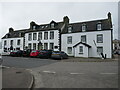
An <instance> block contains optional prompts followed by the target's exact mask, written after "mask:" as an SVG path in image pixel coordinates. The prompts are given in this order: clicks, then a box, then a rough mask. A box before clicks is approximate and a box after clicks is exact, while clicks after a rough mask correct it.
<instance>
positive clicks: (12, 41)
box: [2, 28, 25, 52]
mask: <svg viewBox="0 0 120 90" xmlns="http://www.w3.org/2000/svg"><path fill="white" fill-rule="evenodd" d="M24 32H25V30H17V31H14V30H13V28H10V29H9V32H8V33H7V34H6V35H5V36H4V37H3V38H2V50H3V52H10V51H11V50H23V47H24V45H23V43H24Z"/></svg>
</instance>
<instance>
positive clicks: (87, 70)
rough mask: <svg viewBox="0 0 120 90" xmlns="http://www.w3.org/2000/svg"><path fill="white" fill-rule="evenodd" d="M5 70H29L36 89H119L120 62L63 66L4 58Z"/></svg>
mask: <svg viewBox="0 0 120 90" xmlns="http://www.w3.org/2000/svg"><path fill="white" fill-rule="evenodd" d="M3 59H5V60H4V63H3V65H5V66H10V67H19V68H26V69H27V70H29V71H30V72H31V73H32V74H33V75H34V77H35V86H34V88H118V62H117V61H113V62H61V61H56V60H49V59H38V58H24V57H3Z"/></svg>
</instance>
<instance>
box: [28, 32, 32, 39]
mask: <svg viewBox="0 0 120 90" xmlns="http://www.w3.org/2000/svg"><path fill="white" fill-rule="evenodd" d="M28 40H29V41H31V40H32V34H31V33H29V34H28Z"/></svg>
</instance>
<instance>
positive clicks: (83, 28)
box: [82, 24, 86, 32]
mask: <svg viewBox="0 0 120 90" xmlns="http://www.w3.org/2000/svg"><path fill="white" fill-rule="evenodd" d="M82 31H83V32H84V31H86V24H83V25H82Z"/></svg>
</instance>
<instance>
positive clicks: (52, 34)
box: [50, 31, 54, 39]
mask: <svg viewBox="0 0 120 90" xmlns="http://www.w3.org/2000/svg"><path fill="white" fill-rule="evenodd" d="M50 39H54V31H51V32H50Z"/></svg>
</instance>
